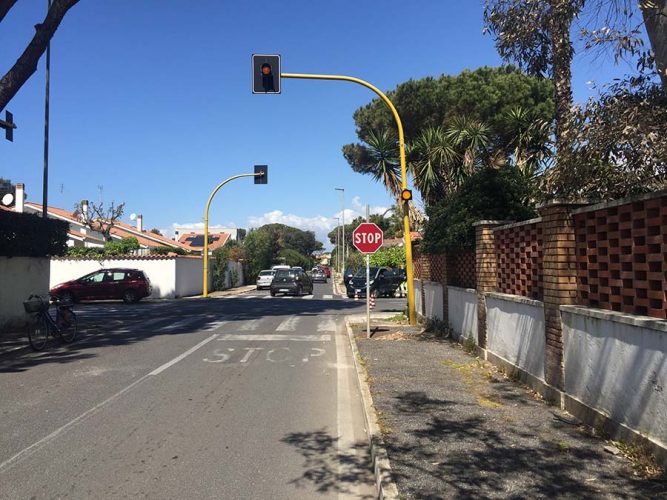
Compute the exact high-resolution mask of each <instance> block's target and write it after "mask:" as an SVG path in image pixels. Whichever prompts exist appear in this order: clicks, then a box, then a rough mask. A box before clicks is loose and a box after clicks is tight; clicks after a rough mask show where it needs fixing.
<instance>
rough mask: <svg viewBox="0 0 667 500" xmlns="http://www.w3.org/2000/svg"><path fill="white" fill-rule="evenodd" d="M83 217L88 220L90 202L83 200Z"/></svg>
mask: <svg viewBox="0 0 667 500" xmlns="http://www.w3.org/2000/svg"><path fill="white" fill-rule="evenodd" d="M81 217H82V218H83V220H88V200H81Z"/></svg>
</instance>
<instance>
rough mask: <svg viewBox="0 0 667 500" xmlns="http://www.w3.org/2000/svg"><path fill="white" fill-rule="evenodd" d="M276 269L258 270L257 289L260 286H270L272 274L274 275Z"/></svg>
mask: <svg viewBox="0 0 667 500" xmlns="http://www.w3.org/2000/svg"><path fill="white" fill-rule="evenodd" d="M275 274H276V271H275V270H274V269H264V270H263V271H260V272H259V275H258V276H257V290H261V289H262V288H271V282H272V281H273V276H275Z"/></svg>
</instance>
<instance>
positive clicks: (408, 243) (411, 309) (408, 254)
mask: <svg viewBox="0 0 667 500" xmlns="http://www.w3.org/2000/svg"><path fill="white" fill-rule="evenodd" d="M280 76H281V77H282V78H302V79H306V80H342V81H346V82H353V83H358V84H359V85H363V86H364V87H366V88H369V89H371V90H372V91H373V92H375V93H376V94H377V95H379V96H380V98H381V99H382V100H383V101H384V103H385V104H386V105H387V106H388V107H389V109H390V110H391V112H392V114H393V115H394V119H395V120H396V125H397V126H398V146H399V152H400V159H401V188H402V189H407V188H408V178H407V168H406V165H405V138H404V136H403V123H402V122H401V117H400V116H398V111H396V108H395V107H394V104H393V103H392V102H391V101H390V100H389V98H388V97H387V96H386V95H385V94H384V92H382V91H381V90H380V89H378V88H377V87H375V86H374V85H371V84H370V83H368V82H367V81H364V80H361V79H359V78H355V77H353V76H342V75H311V74H303V73H281V74H280ZM403 239H404V241H405V267H406V274H407V281H408V317H409V318H410V324H411V325H416V324H417V314H416V311H415V287H414V282H413V273H412V240H411V238H410V218H409V211H408V202H407V201H404V202H403Z"/></svg>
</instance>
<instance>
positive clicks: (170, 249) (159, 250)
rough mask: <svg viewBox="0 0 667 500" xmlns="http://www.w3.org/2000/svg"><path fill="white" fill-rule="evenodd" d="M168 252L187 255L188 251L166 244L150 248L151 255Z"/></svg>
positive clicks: (166, 253)
mask: <svg viewBox="0 0 667 500" xmlns="http://www.w3.org/2000/svg"><path fill="white" fill-rule="evenodd" d="M170 253H175V254H176V255H188V254H189V253H190V252H188V251H187V250H186V249H185V248H181V247H170V246H167V245H162V246H159V247H155V248H151V255H168V254H170Z"/></svg>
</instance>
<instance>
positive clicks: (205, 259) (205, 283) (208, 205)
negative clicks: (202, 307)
mask: <svg viewBox="0 0 667 500" xmlns="http://www.w3.org/2000/svg"><path fill="white" fill-rule="evenodd" d="M260 175H263V173H262V172H259V173H256V174H239V175H233V176H232V177H230V178H229V179H225V180H224V181H222V182H221V183H220V184H218V187H216V188H215V189H214V190H213V192H212V193H211V196H209V197H208V201H207V202H206V209H205V210H204V284H203V286H202V290H203V292H204V293H203V294H202V295H203V296H204V297H208V209H209V207H210V206H211V201H213V197H214V196H215V193H217V192H218V190H219V189H220V188H221V187H222V186H224V185H225V184H227V183H228V182H229V181H233V180H234V179H238V178H239V177H257V176H260Z"/></svg>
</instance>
